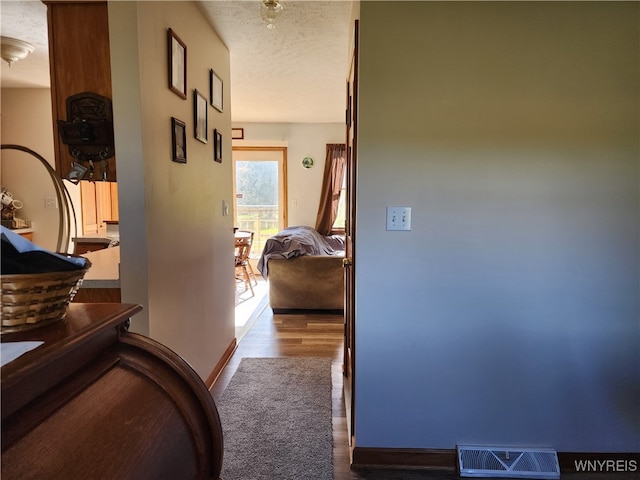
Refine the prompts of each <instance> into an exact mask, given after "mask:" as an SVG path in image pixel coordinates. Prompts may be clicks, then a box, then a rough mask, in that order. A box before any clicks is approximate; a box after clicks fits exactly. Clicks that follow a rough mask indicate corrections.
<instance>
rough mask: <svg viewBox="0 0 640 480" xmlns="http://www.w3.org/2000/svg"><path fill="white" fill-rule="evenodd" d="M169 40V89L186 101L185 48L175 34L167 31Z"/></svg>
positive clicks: (169, 30)
mask: <svg viewBox="0 0 640 480" xmlns="http://www.w3.org/2000/svg"><path fill="white" fill-rule="evenodd" d="M167 33H168V39H169V47H168V50H169V88H170V89H171V91H172V92H174V93H175V94H176V95H178V96H179V97H181V98H184V99H185V100H186V99H187V46H186V45H185V44H184V42H183V41H182V40H180V37H178V35H176V33H175V32H174V31H173V30H171V29H168V30H167Z"/></svg>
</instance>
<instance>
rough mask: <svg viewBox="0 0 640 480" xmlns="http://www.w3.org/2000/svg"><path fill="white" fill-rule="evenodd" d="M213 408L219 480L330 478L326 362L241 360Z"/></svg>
mask: <svg viewBox="0 0 640 480" xmlns="http://www.w3.org/2000/svg"><path fill="white" fill-rule="evenodd" d="M217 406H218V412H219V414H220V420H221V422H222V430H223V433H224V459H223V463H222V475H221V477H222V479H223V480H263V479H264V480H289V479H290V480H305V479H313V480H330V479H333V460H332V454H333V434H332V426H331V415H332V414H331V360H330V359H328V358H244V359H242V360H241V362H240V365H239V366H238V370H237V371H236V373H235V374H234V376H233V378H232V379H231V381H230V383H229V385H228V386H227V388H226V390H225V391H224V392H223V393H222V396H221V398H220V400H219V401H218V402H217Z"/></svg>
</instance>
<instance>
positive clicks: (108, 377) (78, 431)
mask: <svg viewBox="0 0 640 480" xmlns="http://www.w3.org/2000/svg"><path fill="white" fill-rule="evenodd" d="M140 310H141V307H140V306H138V305H129V304H116V303H95V304H71V305H69V311H68V313H67V316H66V318H65V319H64V320H62V321H60V322H57V323H55V324H52V325H48V326H43V327H40V328H35V329H33V330H29V331H22V332H16V333H3V334H2V343H5V342H17V341H44V344H42V345H41V346H39V347H38V348H36V349H34V350H32V351H30V352H28V353H26V354H24V355H22V356H21V357H19V358H17V359H16V360H14V361H13V362H10V363H8V364H6V365H5V366H4V367H2V370H1V371H0V374H1V382H2V392H1V394H2V478H3V480H10V479H21V480H22V479H29V478H32V479H43V478H46V479H49V480H50V479H65V480H74V479H82V480H86V479H98V478H100V479H109V480H115V479H117V480H120V479H136V480H139V479H163V478H166V479H171V480H174V479H178V478H179V479H200V478H203V479H204V478H207V479H218V478H219V475H220V470H221V466H222V451H223V445H222V428H221V425H220V419H219V417H218V412H217V409H216V406H215V404H214V401H213V398H212V397H211V395H210V393H209V392H208V390H207V388H206V386H205V384H204V382H203V381H202V380H201V379H200V377H199V376H198V375H197V374H196V373H195V372H194V371H193V369H192V368H191V367H190V366H189V365H188V364H187V363H186V362H185V361H184V360H183V359H182V358H181V357H179V356H178V355H176V354H175V353H174V352H172V351H171V350H169V349H168V348H166V347H164V346H163V345H161V344H159V343H157V342H155V341H153V340H151V339H149V338H147V337H144V336H141V335H138V334H135V333H130V332H128V331H127V328H128V325H129V318H130V317H131V316H132V315H134V314H135V313H137V312H139V311H140Z"/></svg>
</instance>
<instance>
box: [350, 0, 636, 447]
mask: <svg viewBox="0 0 640 480" xmlns="http://www.w3.org/2000/svg"><path fill="white" fill-rule="evenodd" d="M639 8H640V4H638V3H637V2H539V3H538V2H536V3H532V2H362V3H361V17H360V18H361V24H360V25H361V38H360V40H361V42H360V53H361V56H360V80H361V82H360V97H359V98H360V104H359V110H358V114H359V119H360V123H359V127H360V129H359V132H358V133H359V137H358V138H359V145H358V147H359V148H358V154H359V165H358V179H357V181H358V189H357V202H358V214H357V222H356V225H357V232H356V234H357V240H356V241H357V250H356V258H355V262H354V263H355V265H356V292H355V295H356V312H357V313H356V342H357V344H356V355H357V358H356V365H357V371H356V377H355V378H356V382H357V383H356V391H355V398H356V402H357V405H356V421H355V438H356V446H363V447H396V448H444V449H455V447H456V445H458V444H464V443H467V444H481V445H523V446H527V445H530V446H548V447H552V448H555V449H557V450H558V451H562V452H628V451H636V450H637V446H638V438H639V437H638V432H640V415H639V411H638V405H640V389H639V384H638V365H640V341H639V340H640V332H639V330H638V325H639V311H640V305H639V301H640V300H639V297H638V292H639V287H640V285H639V281H640V280H639V279H640V272H639V268H640V258H639V251H638V245H639V244H640V238H639V232H640V228H639V219H640V211H639V208H640V197H639V158H640V148H639V144H638V142H639V137H638V132H639V131H640V118H639V117H640V112H639V110H638V105H640V52H639V48H640V42H638V38H639V32H640V29H639V19H640V15H639V13H640V11H639ZM381 112H382V114H381ZM387 205H407V206H411V207H412V229H411V231H408V232H393V231H386V230H385V207H386V206H387ZM398 392H401V393H400V394H399V393H398Z"/></svg>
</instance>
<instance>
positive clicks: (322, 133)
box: [233, 123, 345, 227]
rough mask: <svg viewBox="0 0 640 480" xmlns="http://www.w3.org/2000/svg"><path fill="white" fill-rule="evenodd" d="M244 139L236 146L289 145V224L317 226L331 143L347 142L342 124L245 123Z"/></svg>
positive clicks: (242, 126) (241, 125) (239, 125)
mask: <svg viewBox="0 0 640 480" xmlns="http://www.w3.org/2000/svg"><path fill="white" fill-rule="evenodd" d="M233 126H234V127H239V128H240V127H241V128H244V140H234V142H233V145H234V146H284V147H287V190H288V205H287V208H288V214H289V222H288V223H289V226H296V225H309V226H311V227H314V226H315V223H316V215H317V214H318V203H319V201H320V189H321V188H322V176H323V174H324V162H325V153H326V145H327V143H344V141H345V126H344V125H343V124H341V123H242V124H240V123H239V124H234V125H233ZM304 157H311V158H313V161H314V166H313V167H312V168H304V167H303V166H302V163H301V162H302V159H303V158H304Z"/></svg>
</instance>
